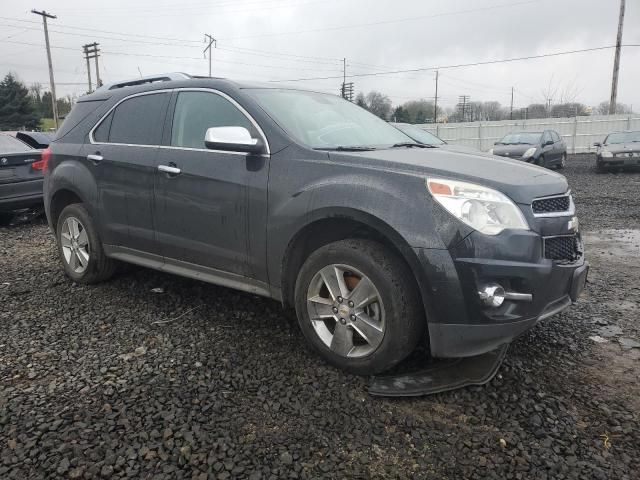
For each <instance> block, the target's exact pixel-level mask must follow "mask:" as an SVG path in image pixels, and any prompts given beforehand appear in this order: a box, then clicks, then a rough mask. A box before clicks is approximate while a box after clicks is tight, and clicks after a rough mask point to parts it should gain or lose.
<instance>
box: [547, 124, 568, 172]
mask: <svg viewBox="0 0 640 480" xmlns="http://www.w3.org/2000/svg"><path fill="white" fill-rule="evenodd" d="M551 136H552V137H553V150H554V153H555V159H556V162H557V163H558V164H559V163H560V162H561V160H562V155H564V154H565V152H566V150H567V146H566V145H565V143H564V141H563V140H562V137H561V136H560V134H558V132H555V131H552V132H551Z"/></svg>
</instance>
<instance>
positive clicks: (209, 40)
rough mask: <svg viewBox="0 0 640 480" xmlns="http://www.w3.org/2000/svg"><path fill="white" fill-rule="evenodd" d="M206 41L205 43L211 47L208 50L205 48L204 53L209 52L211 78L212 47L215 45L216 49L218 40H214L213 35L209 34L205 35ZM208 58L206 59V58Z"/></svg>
mask: <svg viewBox="0 0 640 480" xmlns="http://www.w3.org/2000/svg"><path fill="white" fill-rule="evenodd" d="M204 41H205V42H207V41H208V42H209V45H207V48H205V49H204V50H203V51H202V53H206V52H207V50H209V76H211V55H212V53H211V45H213V46H214V47H215V44H216V39H215V38H213V37H212V36H211V35H209V34H208V33H205V34H204ZM205 58H206V57H205Z"/></svg>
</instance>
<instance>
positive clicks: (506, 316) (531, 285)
mask: <svg viewBox="0 0 640 480" xmlns="http://www.w3.org/2000/svg"><path fill="white" fill-rule="evenodd" d="M504 240H507V241H506V242H504V245H505V247H504V249H512V250H513V251H514V252H518V251H519V252H520V255H522V260H523V261H517V260H516V259H515V258H512V259H509V260H501V259H494V258H475V257H473V256H470V255H468V254H469V253H470V252H469V250H468V249H466V248H462V249H454V250H452V251H446V250H437V251H436V250H421V251H420V252H419V255H418V258H419V259H420V261H421V262H422V263H423V267H424V268H426V269H427V277H428V278H429V280H430V285H429V287H430V292H425V293H426V296H427V297H428V303H429V307H431V310H432V311H431V312H428V315H427V316H428V319H429V323H428V330H429V342H430V347H431V354H432V355H433V356H434V357H442V358H453V357H469V356H473V355H479V354H482V353H485V352H488V351H491V350H493V349H495V348H497V347H499V346H500V345H503V344H505V343H509V342H511V341H512V340H513V339H515V338H516V337H518V336H519V335H521V334H523V333H524V332H526V331H527V330H529V329H530V328H531V327H533V326H534V325H536V324H537V323H538V322H540V321H541V320H544V319H546V318H548V317H551V316H553V315H555V314H558V313H560V312H562V311H563V310H565V309H566V308H568V307H569V306H571V304H572V303H573V302H574V301H575V300H576V299H577V297H578V296H579V295H580V293H581V291H582V289H583V288H584V284H585V281H586V275H587V272H588V268H589V266H588V263H587V262H586V261H585V260H584V257H583V258H581V259H580V260H578V261H576V262H574V263H570V264H561V263H558V262H554V261H551V260H548V259H544V258H540V255H539V254H537V255H536V251H538V248H537V247H536V244H537V243H538V242H541V237H540V236H538V235H535V234H533V233H529V234H522V235H515V236H511V237H507V238H506V239H504ZM481 241H482V240H480V241H477V242H476V244H475V250H476V253H485V254H495V255H496V256H501V255H499V253H500V252H497V251H496V249H485V250H483V248H481V245H479V244H480V243H481ZM527 244H529V245H530V247H531V248H529V249H527ZM484 246H485V247H486V245H484ZM527 250H530V256H529V257H528V258H526V257H527V255H526V254H525V252H526V251H527ZM502 253H503V254H504V253H505V252H504V251H503V252H502ZM460 254H464V255H461V256H458V255H460ZM536 256H537V258H536ZM447 257H448V258H447ZM503 258H504V257H503ZM487 283H499V284H500V285H502V286H503V287H504V288H505V289H506V290H508V291H512V292H516V293H525V294H530V295H531V296H532V298H531V300H530V301H526V300H522V299H520V300H505V302H504V303H503V304H502V306H500V307H498V308H489V307H486V306H484V305H483V304H482V302H481V301H480V299H479V296H478V293H477V292H478V290H479V288H480V286H481V285H484V284H487Z"/></svg>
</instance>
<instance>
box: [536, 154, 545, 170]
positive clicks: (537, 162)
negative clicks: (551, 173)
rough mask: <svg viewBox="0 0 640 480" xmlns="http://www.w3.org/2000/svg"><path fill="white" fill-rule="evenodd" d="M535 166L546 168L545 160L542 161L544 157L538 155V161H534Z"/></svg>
mask: <svg viewBox="0 0 640 480" xmlns="http://www.w3.org/2000/svg"><path fill="white" fill-rule="evenodd" d="M536 165H538V166H539V167H543V168H546V166H547V162H546V160H545V159H544V155H540V156H539V157H538V159H537V160H536Z"/></svg>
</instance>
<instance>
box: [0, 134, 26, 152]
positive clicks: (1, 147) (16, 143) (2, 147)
mask: <svg viewBox="0 0 640 480" xmlns="http://www.w3.org/2000/svg"><path fill="white" fill-rule="evenodd" d="M29 150H31V147H30V146H29V145H27V144H26V143H23V142H21V141H20V140H18V139H16V138H13V137H10V136H9V135H0V153H18V152H27V151H29Z"/></svg>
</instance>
